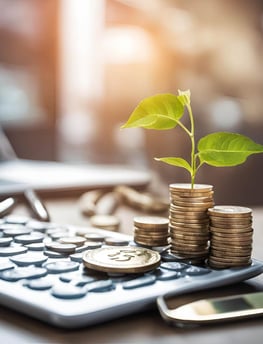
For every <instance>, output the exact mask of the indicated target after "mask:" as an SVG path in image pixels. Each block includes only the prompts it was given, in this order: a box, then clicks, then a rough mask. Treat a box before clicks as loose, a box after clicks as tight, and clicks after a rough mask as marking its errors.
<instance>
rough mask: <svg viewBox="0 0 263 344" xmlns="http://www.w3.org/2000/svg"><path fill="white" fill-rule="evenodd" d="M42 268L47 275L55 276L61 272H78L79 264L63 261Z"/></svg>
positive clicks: (47, 264)
mask: <svg viewBox="0 0 263 344" xmlns="http://www.w3.org/2000/svg"><path fill="white" fill-rule="evenodd" d="M44 266H45V268H46V269H47V270H48V272H49V273H53V274H57V273H61V272H70V271H75V270H78V268H79V263H77V262H72V261H65V260H64V261H57V262H51V263H46V264H45V265H44Z"/></svg>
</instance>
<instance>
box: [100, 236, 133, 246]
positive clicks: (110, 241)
mask: <svg viewBox="0 0 263 344" xmlns="http://www.w3.org/2000/svg"><path fill="white" fill-rule="evenodd" d="M105 244H106V245H109V246H128V245H129V241H128V240H124V239H120V238H106V239H105Z"/></svg>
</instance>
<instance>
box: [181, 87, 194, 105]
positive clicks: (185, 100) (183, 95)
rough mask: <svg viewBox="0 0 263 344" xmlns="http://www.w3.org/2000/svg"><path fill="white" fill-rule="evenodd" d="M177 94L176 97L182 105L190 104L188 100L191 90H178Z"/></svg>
mask: <svg viewBox="0 0 263 344" xmlns="http://www.w3.org/2000/svg"><path fill="white" fill-rule="evenodd" d="M178 93H179V96H178V99H179V100H180V102H181V103H182V105H186V106H187V105H190V103H191V101H190V97H191V92H190V90H187V91H180V90H178Z"/></svg>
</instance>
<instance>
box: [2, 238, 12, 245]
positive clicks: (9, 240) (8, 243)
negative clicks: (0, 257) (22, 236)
mask: <svg viewBox="0 0 263 344" xmlns="http://www.w3.org/2000/svg"><path fill="white" fill-rule="evenodd" d="M12 241H13V239H12V238H10V237H4V238H0V247H5V246H9V245H10V244H11V242H12Z"/></svg>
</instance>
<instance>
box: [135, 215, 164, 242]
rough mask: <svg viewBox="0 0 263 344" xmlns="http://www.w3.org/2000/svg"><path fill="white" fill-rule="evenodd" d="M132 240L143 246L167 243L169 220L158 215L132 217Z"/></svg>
mask: <svg viewBox="0 0 263 344" xmlns="http://www.w3.org/2000/svg"><path fill="white" fill-rule="evenodd" d="M133 221H134V241H135V242H136V243H137V244H140V245H143V246H149V247H154V246H166V245H168V238H169V231H168V228H169V227H168V224H169V220H168V219H167V218H166V217H159V216H137V217H135V218H134V220H133Z"/></svg>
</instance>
